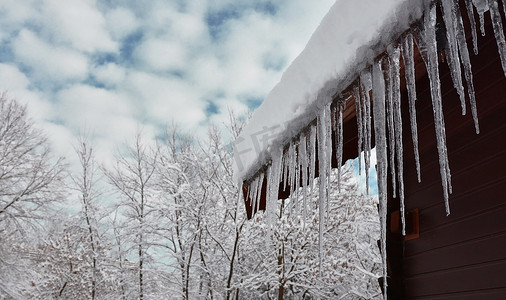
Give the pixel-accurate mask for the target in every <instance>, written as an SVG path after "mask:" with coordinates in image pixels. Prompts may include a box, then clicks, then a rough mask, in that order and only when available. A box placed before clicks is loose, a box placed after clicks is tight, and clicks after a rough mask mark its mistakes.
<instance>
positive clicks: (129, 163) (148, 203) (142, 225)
mask: <svg viewBox="0 0 506 300" xmlns="http://www.w3.org/2000/svg"><path fill="white" fill-rule="evenodd" d="M158 162H159V155H158V149H157V148H156V147H151V146H149V145H148V144H147V142H145V141H144V140H143V139H142V137H141V133H140V132H139V133H137V135H136V138H135V141H134V143H133V145H126V146H125V147H124V149H123V151H119V153H118V154H117V156H116V165H115V166H114V167H113V168H109V169H108V168H105V167H104V173H105V175H106V177H107V179H108V181H109V183H110V185H111V186H112V188H113V189H114V190H115V192H116V193H117V195H118V208H117V209H118V210H119V212H120V214H121V215H122V217H123V220H122V224H121V230H120V231H119V232H118V233H119V234H120V235H121V238H122V239H123V240H122V241H123V243H124V244H123V245H122V246H123V247H125V248H126V249H125V253H126V257H124V258H125V259H126V258H127V257H135V263H136V266H135V268H136V272H137V280H136V286H137V291H136V296H135V297H136V298H139V299H144V298H145V297H146V296H147V295H149V293H154V292H156V289H157V288H156V286H157V283H156V282H155V281H154V280H150V278H148V276H151V275H153V273H151V274H150V275H148V274H147V273H148V270H147V268H146V267H147V264H150V263H151V261H152V255H151V254H152V253H151V252H150V250H151V248H152V247H154V246H155V245H156V244H157V242H158V236H157V235H156V233H155V230H156V228H158V224H157V219H156V216H157V211H158V209H159V206H158V204H159V203H158V202H157V199H158V198H157V194H156V190H155V188H154V187H155V180H154V174H155V171H156V168H157V164H158Z"/></svg>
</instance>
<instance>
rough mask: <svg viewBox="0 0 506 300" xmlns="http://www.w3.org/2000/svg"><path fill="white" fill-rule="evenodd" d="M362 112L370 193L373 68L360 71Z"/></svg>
mask: <svg viewBox="0 0 506 300" xmlns="http://www.w3.org/2000/svg"><path fill="white" fill-rule="evenodd" d="M360 83H361V88H362V89H361V99H362V100H361V101H362V112H363V116H364V120H363V122H364V135H363V136H364V148H365V149H364V167H365V169H364V171H365V185H366V193H367V194H369V167H370V163H371V105H370V104H371V101H370V99H369V91H370V90H371V89H372V80H371V70H370V69H365V70H363V71H362V72H361V73H360Z"/></svg>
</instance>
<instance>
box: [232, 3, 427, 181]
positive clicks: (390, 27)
mask: <svg viewBox="0 0 506 300" xmlns="http://www.w3.org/2000/svg"><path fill="white" fill-rule="evenodd" d="M427 2H430V1H427V0H382V1H376V0H337V1H336V2H335V3H334V5H333V6H332V7H331V8H330V10H329V12H328V13H327V15H326V16H325V17H324V18H323V20H322V21H321V24H320V25H319V26H318V28H317V29H316V31H315V32H314V33H313V35H312V37H311V39H310V40H309V42H308V44H307V45H306V47H305V49H304V50H303V51H302V52H301V54H300V55H299V56H298V57H297V58H296V59H295V60H294V61H293V62H292V64H291V65H290V66H289V67H288V69H287V70H286V71H285V72H284V74H283V76H282V78H281V81H280V82H279V83H278V84H277V85H276V86H275V87H274V88H273V90H272V91H271V92H270V93H269V94H268V96H267V97H266V98H265V100H264V101H263V103H262V105H260V107H259V108H258V109H257V110H256V111H255V113H254V114H253V116H252V118H251V120H250V121H249V123H248V125H247V126H246V127H245V128H244V130H243V132H242V134H241V135H240V136H239V138H238V139H237V141H236V142H235V149H234V150H235V153H234V156H235V170H234V171H235V172H234V176H235V178H236V180H237V181H238V182H242V180H245V179H248V178H249V177H251V176H253V175H254V174H255V173H256V172H257V171H258V169H260V168H261V167H262V166H263V165H264V164H266V163H267V162H268V161H269V160H270V159H271V157H272V152H276V151H280V148H281V147H283V146H284V145H285V144H287V143H288V142H289V140H290V138H291V137H292V136H293V135H295V134H296V133H297V132H299V131H300V130H301V129H302V128H303V127H305V126H307V125H308V124H309V122H311V121H312V120H314V119H315V118H316V115H317V113H318V111H320V110H321V108H322V107H323V106H324V105H325V104H326V103H328V102H329V101H331V98H332V95H333V94H335V93H338V92H340V91H341V90H342V89H344V88H346V87H347V86H348V85H349V84H350V83H351V82H352V80H354V79H355V78H356V76H357V75H358V72H359V71H360V70H361V69H363V67H365V66H366V65H367V64H370V63H371V61H372V60H373V58H374V57H375V56H376V55H377V54H378V53H381V52H383V51H384V49H385V47H386V45H388V44H389V43H390V42H391V41H392V39H394V38H396V37H397V36H398V35H399V34H400V33H402V32H403V31H405V30H406V29H408V28H409V25H410V23H412V22H413V21H414V20H416V19H419V18H420V17H421V15H422V13H423V7H424V6H425V5H426V4H427Z"/></svg>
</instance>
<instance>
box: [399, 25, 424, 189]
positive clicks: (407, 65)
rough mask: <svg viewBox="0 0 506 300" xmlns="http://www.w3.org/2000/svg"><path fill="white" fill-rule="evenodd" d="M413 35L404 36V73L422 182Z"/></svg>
mask: <svg viewBox="0 0 506 300" xmlns="http://www.w3.org/2000/svg"><path fill="white" fill-rule="evenodd" d="M413 56H414V53H413V36H412V35H411V34H410V33H408V34H407V35H405V36H404V37H403V38H402V58H403V61H404V75H405V77H406V86H407V90H408V103H409V118H410V125H411V137H412V139H413V151H414V154H415V164H416V174H417V176H418V182H421V174H420V155H419V152H418V129H417V124H416V106H415V101H416V87H415V63H414V60H413Z"/></svg>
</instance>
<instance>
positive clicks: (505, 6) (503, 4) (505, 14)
mask: <svg viewBox="0 0 506 300" xmlns="http://www.w3.org/2000/svg"><path fill="white" fill-rule="evenodd" d="M502 9H503V10H504V16H506V0H502Z"/></svg>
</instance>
